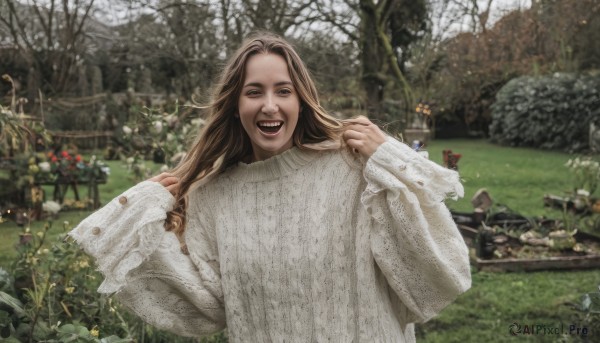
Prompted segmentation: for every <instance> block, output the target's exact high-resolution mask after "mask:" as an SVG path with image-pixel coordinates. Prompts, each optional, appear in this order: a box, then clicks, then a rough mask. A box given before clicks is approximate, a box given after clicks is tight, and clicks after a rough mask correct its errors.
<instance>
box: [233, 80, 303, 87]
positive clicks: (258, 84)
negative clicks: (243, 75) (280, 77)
mask: <svg viewBox="0 0 600 343" xmlns="http://www.w3.org/2000/svg"><path fill="white" fill-rule="evenodd" d="M285 85H290V86H292V85H293V83H292V82H291V81H279V82H277V83H276V84H275V87H279V86H285ZM246 87H259V88H260V87H263V85H262V84H261V83H260V82H250V83H247V84H245V85H244V88H246Z"/></svg>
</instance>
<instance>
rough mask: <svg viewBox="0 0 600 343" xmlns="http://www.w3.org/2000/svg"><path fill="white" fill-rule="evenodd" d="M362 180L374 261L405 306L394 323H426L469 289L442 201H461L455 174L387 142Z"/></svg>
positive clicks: (457, 238) (460, 248) (464, 261)
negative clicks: (369, 220) (369, 217)
mask: <svg viewBox="0 0 600 343" xmlns="http://www.w3.org/2000/svg"><path fill="white" fill-rule="evenodd" d="M364 177H365V179H366V181H367V187H366V189H365V191H364V192H363V194H362V197H361V201H362V203H363V205H364V206H365V208H366V210H367V213H369V215H370V216H371V218H372V219H371V223H372V227H371V232H370V242H371V251H372V253H373V257H374V259H375V261H376V263H377V266H378V267H379V268H380V270H381V271H382V273H383V275H384V276H385V278H386V280H387V282H388V284H389V286H390V288H391V289H392V290H393V291H394V293H395V295H396V296H397V297H398V300H400V302H401V304H402V305H403V306H404V309H403V310H402V311H400V312H401V314H400V315H401V317H403V318H401V319H402V320H403V321H404V322H405V323H412V322H425V321H427V320H429V319H430V318H432V317H433V316H435V315H436V314H437V313H439V312H440V311H441V310H442V309H443V308H444V307H446V306H447V305H448V304H450V303H451V302H452V301H454V299H455V298H456V297H457V296H458V295H459V294H461V293H463V292H465V291H466V290H467V289H469V288H470V287H471V273H470V266H469V259H468V249H467V247H466V245H465V242H464V240H463V238H462V236H461V235H460V232H459V231H458V229H457V227H456V225H455V224H454V222H453V221H452V217H451V215H450V212H449V211H448V209H447V207H446V206H445V204H444V202H443V201H444V199H445V198H446V197H448V196H449V197H452V198H454V199H456V198H458V197H459V196H463V193H464V191H463V187H462V185H461V184H460V181H459V176H458V173H457V172H455V171H452V170H449V169H446V168H443V167H441V166H439V165H437V164H435V163H434V162H431V161H429V160H428V159H426V158H424V157H422V156H420V155H419V154H418V153H416V152H414V151H413V150H412V149H410V148H409V147H408V146H406V145H405V144H403V143H400V142H398V141H396V140H394V139H392V138H388V139H387V141H386V142H385V143H383V144H382V145H380V146H379V148H378V149H377V150H376V151H375V153H374V154H373V155H372V156H371V157H370V158H369V160H368V161H367V163H366V165H365V169H364Z"/></svg>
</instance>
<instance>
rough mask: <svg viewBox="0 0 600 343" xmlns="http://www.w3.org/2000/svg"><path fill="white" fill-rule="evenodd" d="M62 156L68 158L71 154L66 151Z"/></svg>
mask: <svg viewBox="0 0 600 343" xmlns="http://www.w3.org/2000/svg"><path fill="white" fill-rule="evenodd" d="M60 154H61V155H62V157H68V156H69V153H68V152H66V151H63V152H61V153H60Z"/></svg>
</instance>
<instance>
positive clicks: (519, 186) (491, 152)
mask: <svg viewBox="0 0 600 343" xmlns="http://www.w3.org/2000/svg"><path fill="white" fill-rule="evenodd" d="M444 149H451V150H452V151H454V152H455V153H460V154H462V155H463V157H462V159H461V160H460V162H459V163H458V165H459V168H460V173H461V177H462V179H463V183H464V186H465V198H464V199H461V200H459V201H457V202H453V201H450V202H449V203H448V205H449V206H450V207H451V208H453V209H455V210H459V211H465V212H470V211H472V206H471V204H470V198H471V196H472V195H473V194H474V193H475V191H477V190H478V189H479V188H486V189H487V190H488V191H489V192H490V194H491V196H492V197H493V199H494V201H495V202H496V203H501V204H505V205H508V206H509V207H510V208H512V209H513V210H516V211H518V212H520V213H522V214H525V215H528V216H541V215H545V216H549V217H560V215H561V214H560V213H559V212H557V211H553V210H548V209H545V208H544V207H543V203H542V196H543V195H544V194H546V193H552V194H556V195H561V194H563V192H564V191H567V190H569V189H570V188H571V187H572V186H571V184H572V182H571V179H570V177H569V172H568V170H567V168H566V167H564V164H565V162H566V161H567V160H568V159H569V158H573V157H574V156H571V155H568V154H563V153H557V152H547V151H540V150H533V149H516V148H506V147H499V146H496V145H492V144H489V143H487V142H486V141H481V140H444V141H434V142H432V144H431V145H430V146H429V147H428V150H429V154H430V158H431V159H432V160H434V161H436V162H438V163H441V161H442V150H444ZM151 164H152V163H149V165H151ZM109 165H110V167H111V175H110V177H109V182H108V184H106V185H102V186H100V192H101V200H102V201H103V202H107V201H109V200H110V199H112V198H113V197H115V196H117V195H118V194H120V193H121V192H122V191H123V190H125V189H127V188H128V187H130V186H131V185H133V184H134V182H133V180H131V178H130V177H129V175H128V174H127V172H126V171H125V169H124V168H123V166H122V164H121V162H109ZM48 194H51V193H50V192H49V193H48ZM88 214H89V212H66V213H61V214H60V218H59V219H58V220H56V221H55V223H54V225H53V227H52V229H51V230H50V238H51V239H53V238H55V237H57V236H58V235H60V234H61V233H63V232H64V229H63V221H69V223H70V226H74V225H75V224H76V223H77V222H79V221H80V220H81V219H82V218H84V217H85V216H86V215H88ZM42 226H43V223H32V225H31V229H32V231H34V232H35V231H36V230H40V229H41V228H42ZM20 231H21V228H18V227H16V226H15V225H14V224H13V223H12V222H6V223H4V224H1V225H0V237H2V238H1V239H0V266H3V267H4V268H6V267H7V266H8V265H9V264H10V261H11V260H12V259H13V258H14V256H15V252H14V248H13V246H14V244H15V243H16V242H17V240H18V233H19V232H20ZM598 285H600V272H599V271H598V270H590V271H560V272H536V273H503V274H501V273H482V272H475V271H474V272H473V287H472V289H471V290H469V291H468V292H467V293H465V294H463V295H462V296H460V297H459V298H458V299H457V301H456V302H455V303H453V304H452V305H450V306H449V307H447V308H446V309H445V310H444V311H443V312H442V313H441V314H440V315H439V316H438V317H437V318H435V319H433V320H431V321H429V322H428V323H426V324H423V325H418V326H417V340H418V341H419V342H444V343H445V342H509V341H510V342H515V341H519V342H521V341H529V342H531V341H534V342H548V341H551V342H555V341H559V338H560V337H556V336H552V337H550V336H541V335H531V336H519V337H512V336H510V335H509V331H508V328H509V325H510V324H512V323H514V322H516V323H518V324H520V325H526V324H527V325H532V324H533V325H538V324H539V325H542V324H543V325H549V326H557V325H564V326H566V327H568V326H569V325H571V324H578V322H577V319H576V317H575V312H574V311H573V310H572V309H571V307H570V306H569V303H572V302H577V301H578V299H579V297H580V295H581V294H582V293H587V292H594V291H596V290H597V287H598ZM588 339H589V341H590V342H600V332H590V333H589V334H588Z"/></svg>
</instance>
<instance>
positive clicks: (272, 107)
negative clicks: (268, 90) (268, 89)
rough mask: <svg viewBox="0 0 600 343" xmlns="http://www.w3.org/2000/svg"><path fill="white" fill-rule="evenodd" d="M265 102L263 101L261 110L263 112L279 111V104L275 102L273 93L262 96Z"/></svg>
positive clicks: (273, 112)
mask: <svg viewBox="0 0 600 343" xmlns="http://www.w3.org/2000/svg"><path fill="white" fill-rule="evenodd" d="M264 99H265V102H264V103H263V107H262V112H263V113H265V114H270V115H272V114H275V113H277V111H279V106H277V103H276V102H275V99H274V97H273V95H271V94H269V95H267V96H265V97H264Z"/></svg>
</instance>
